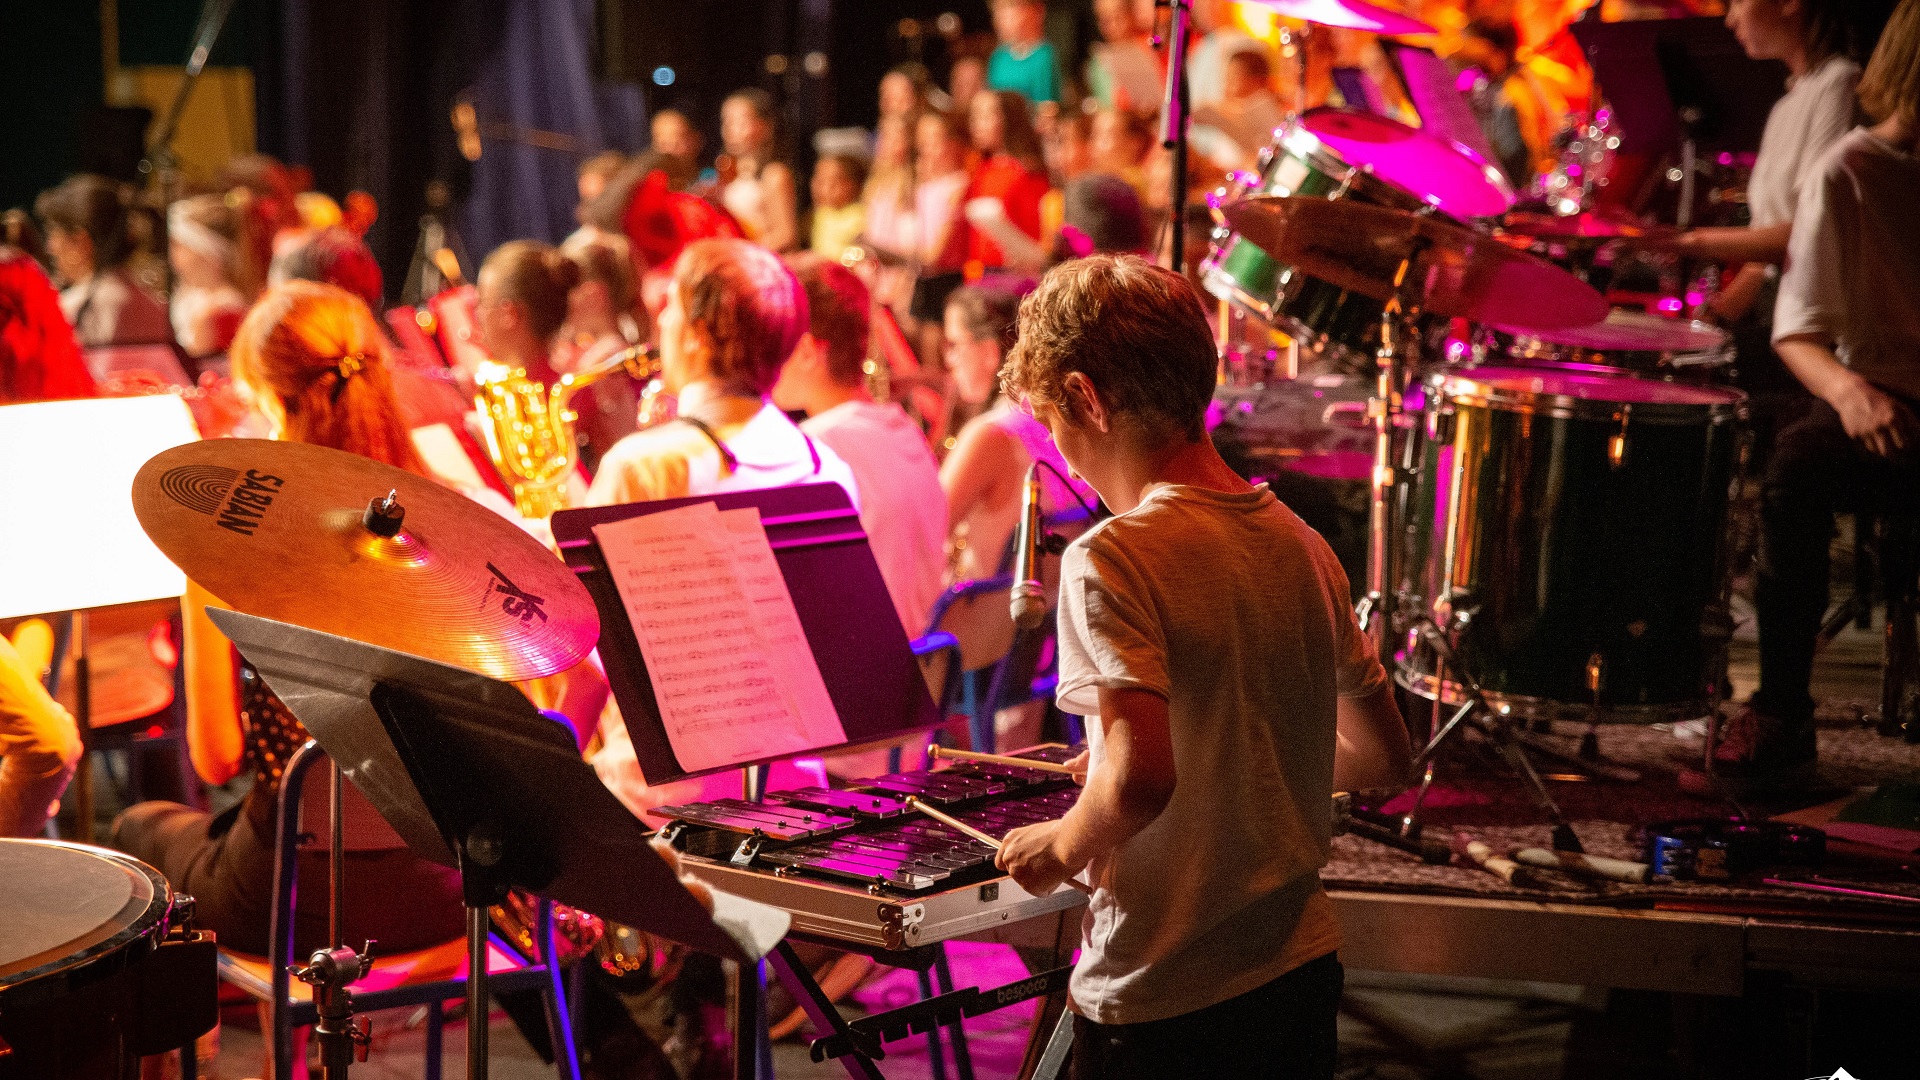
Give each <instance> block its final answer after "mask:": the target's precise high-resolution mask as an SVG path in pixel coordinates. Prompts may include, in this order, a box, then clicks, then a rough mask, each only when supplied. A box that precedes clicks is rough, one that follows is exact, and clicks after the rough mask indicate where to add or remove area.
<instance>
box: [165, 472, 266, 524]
mask: <svg viewBox="0 0 1920 1080" xmlns="http://www.w3.org/2000/svg"><path fill="white" fill-rule="evenodd" d="M285 483H286V481H285V480H283V479H281V478H280V477H278V476H274V475H273V474H271V473H263V472H261V471H260V470H259V469H248V470H247V471H246V473H245V474H244V475H242V474H241V472H240V470H238V469H229V468H226V467H224V466H221V465H182V466H180V467H179V468H174V469H168V470H167V471H166V472H164V473H162V474H161V475H160V490H161V491H164V492H166V493H167V498H169V499H172V500H173V501H174V502H177V503H179V504H180V505H181V506H184V507H186V508H187V509H189V510H197V511H199V512H200V513H202V514H206V515H208V516H210V517H212V518H213V519H214V523H215V524H217V525H219V526H220V527H221V528H223V529H226V530H227V531H229V532H236V533H239V534H240V535H241V536H252V535H253V530H254V529H255V528H257V527H259V525H260V522H261V519H262V518H264V517H265V515H266V512H267V507H269V506H272V505H273V497H274V495H275V493H277V492H278V491H279V490H280V488H281V486H282V485H283V484H285Z"/></svg>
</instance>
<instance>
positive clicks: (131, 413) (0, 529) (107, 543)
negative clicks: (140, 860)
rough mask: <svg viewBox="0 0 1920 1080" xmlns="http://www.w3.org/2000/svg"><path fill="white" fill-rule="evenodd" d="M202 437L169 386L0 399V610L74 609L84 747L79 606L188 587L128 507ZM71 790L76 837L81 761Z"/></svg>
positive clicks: (88, 795) (158, 596)
mask: <svg viewBox="0 0 1920 1080" xmlns="http://www.w3.org/2000/svg"><path fill="white" fill-rule="evenodd" d="M199 439H200V433H199V431H198V430H197V429H196V428H195V427H194V424H193V414H192V413H191V412H190V411H189V410H188V408H187V405H186V402H184V401H182V400H180V398H179V397H177V396H176V395H173V394H155V395H151V396H146V397H126V398H90V399H85V400H79V401H46V402H35V403H33V404H28V405H7V406H0V568H4V569H0V618H14V617H18V616H24V615H46V614H56V613H68V612H70V613H72V616H73V637H72V642H73V649H74V670H75V679H76V683H77V684H78V685H77V687H76V689H77V693H76V695H75V703H76V705H77V706H78V708H77V709H76V711H77V712H78V713H79V715H78V716H76V717H75V718H74V719H75V721H76V722H77V723H78V724H79V727H80V738H81V742H82V743H83V744H85V743H86V742H87V741H88V739H89V737H90V735H91V730H90V729H91V726H92V716H91V715H90V713H91V709H90V708H89V699H90V693H89V689H88V687H87V685H86V683H87V677H88V675H87V668H88V660H87V613H88V612H89V611H91V610H93V609H96V608H105V607H113V606H115V605H118V604H134V603H140V602H143V601H149V600H164V599H167V598H169V597H178V596H179V595H180V594H181V593H183V592H185V591H186V575H185V574H183V573H181V571H180V568H179V567H177V566H175V565H173V563H172V561H171V560H169V559H168V558H167V557H166V556H165V555H162V554H161V553H160V549H159V548H156V547H155V546H154V545H153V541H151V540H149V539H147V534H146V532H145V531H143V530H142V529H141V528H140V521H139V519H138V518H136V517H135V516H134V513H133V477H134V474H135V473H137V472H139V471H140V466H142V465H144V464H146V462H147V459H148V458H151V457H152V456H154V455H155V454H158V453H159V452H160V451H162V450H166V449H169V448H171V447H175V446H179V445H181V444H183V443H189V442H197V441H199ZM75 797H76V802H77V803H78V806H77V809H78V811H79V815H78V816H79V819H80V821H79V826H80V839H81V840H83V841H86V840H91V839H92V833H93V798H92V785H91V783H90V782H89V772H88V770H87V769H86V768H84V767H83V768H82V769H81V770H80V772H79V774H78V776H77V777H76V779H75Z"/></svg>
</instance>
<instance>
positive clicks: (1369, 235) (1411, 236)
mask: <svg viewBox="0 0 1920 1080" xmlns="http://www.w3.org/2000/svg"><path fill="white" fill-rule="evenodd" d="M1221 213H1222V214H1223V215H1224V216H1225V217H1226V219H1227V223H1228V224H1229V225H1230V226H1232V227H1233V229H1234V231H1236V232H1238V233H1239V234H1240V235H1242V236H1244V237H1245V238H1246V239H1248V240H1250V241H1252V242H1253V243H1254V244H1255V245H1257V246H1258V247H1259V248H1260V249H1261V250H1262V251H1265V252H1266V253H1267V254H1268V255H1271V256H1273V258H1274V259H1275V260H1277V261H1279V262H1282V263H1286V264H1288V265H1290V266H1295V267H1298V268H1299V269H1300V270H1301V271H1302V272H1303V273H1306V274H1309V275H1312V276H1313V277H1317V278H1321V279H1323V280H1325V281H1328V282H1330V283H1332V284H1334V285H1337V286H1339V287H1340V288H1343V289H1348V290H1350V291H1353V292H1357V293H1360V294H1361V295H1363V296H1370V297H1373V298H1374V299H1376V300H1390V299H1392V298H1393V297H1394V295H1395V293H1396V291H1400V290H1397V289H1396V286H1395V277H1396V275H1397V274H1398V273H1399V271H1400V266H1401V264H1402V262H1406V261H1407V260H1411V262H1410V263H1409V265H1408V266H1407V278H1406V283H1405V287H1404V292H1405V293H1406V294H1407V295H1408V296H1409V297H1410V298H1411V299H1412V300H1414V301H1416V302H1417V303H1418V304H1419V306H1420V307H1421V309H1422V310H1424V311H1427V312H1430V313H1432V314H1436V315H1444V316H1449V317H1454V318H1464V319H1470V320H1472V321H1474V322H1484V323H1494V324H1497V325H1501V326H1515V327H1525V328H1528V329H1535V330H1551V329H1564V328H1567V327H1574V326H1587V325H1590V324H1592V323H1596V322H1599V321H1600V320H1601V319H1604V318H1606V317H1607V301H1606V299H1605V298H1604V297H1602V296H1601V295H1600V294H1599V293H1598V292H1596V291H1594V289H1593V288H1592V287H1591V286H1589V285H1587V284H1586V283H1585V282H1582V281H1581V280H1580V279H1579V278H1576V277H1574V276H1573V275H1572V274H1570V273H1568V272H1566V271H1565V270H1562V269H1560V268H1559V267H1557V266H1555V265H1553V264H1552V263H1550V262H1547V261H1546V260H1545V259H1541V258H1538V257H1537V256H1534V255H1530V254H1528V253H1526V252H1524V251H1517V250H1515V249H1513V248H1511V247H1509V246H1507V245H1506V244H1503V243H1501V242H1499V240H1497V239H1496V238H1494V237H1492V236H1487V235H1484V234H1482V233H1477V232H1474V231H1473V230H1471V229H1467V228H1464V227H1462V226H1460V225H1456V224H1454V223H1452V222H1450V221H1447V220H1445V219H1444V218H1439V217H1434V216H1430V215H1423V214H1410V213H1407V212H1406V211H1404V210H1395V209H1392V208H1390V207H1385V206H1375V205H1372V204H1370V203H1363V202H1359V201H1357V200H1354V199H1324V198H1320V197H1317V196H1302V195H1290V196H1276V195H1257V196H1254V197H1252V198H1247V199H1241V200H1240V201H1238V202H1235V203H1231V204H1229V205H1227V206H1226V207H1223V208H1222V210H1221Z"/></svg>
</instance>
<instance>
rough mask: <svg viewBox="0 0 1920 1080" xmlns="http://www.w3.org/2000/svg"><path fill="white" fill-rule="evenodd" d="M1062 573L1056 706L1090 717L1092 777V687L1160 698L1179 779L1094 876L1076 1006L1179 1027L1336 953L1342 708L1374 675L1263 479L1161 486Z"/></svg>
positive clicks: (1329, 556) (1311, 545) (1328, 578)
mask: <svg viewBox="0 0 1920 1080" xmlns="http://www.w3.org/2000/svg"><path fill="white" fill-rule="evenodd" d="M1196 552H1204V553H1205V555H1204V557H1202V558H1196V557H1195V553H1196ZM1060 577H1061V584H1060V690H1059V700H1060V707H1061V709H1063V710H1065V711H1067V712H1072V713H1079V714H1082V715H1085V716H1087V717H1088V720H1087V742H1088V746H1089V748H1090V750H1091V752H1092V753H1091V768H1092V771H1094V772H1098V771H1099V770H1100V769H1101V768H1102V767H1103V765H1104V763H1105V757H1106V748H1105V740H1104V739H1103V738H1102V733H1101V726H1100V721H1099V718H1098V716H1097V715H1095V714H1097V713H1098V711H1099V690H1100V689H1101V688H1102V687H1104V688H1107V689H1129V688H1132V689H1141V690H1147V691H1150V692H1152V693H1155V694H1160V695H1163V696H1165V697H1166V699H1167V706H1168V716H1169V720H1170V722H1171V728H1172V738H1173V755H1174V767H1175V773H1176V781H1175V786H1174V794H1173V799H1172V801H1170V802H1169V803H1168V804H1167V807H1166V809H1165V810H1163V811H1162V812H1161V813H1160V816H1159V817H1157V818H1155V819H1154V820H1153V821H1152V822H1151V823H1149V824H1148V825H1147V827H1146V828H1144V829H1142V830H1141V831H1140V832H1139V833H1137V834H1135V835H1134V836H1133V837H1132V838H1131V839H1129V840H1127V841H1126V842H1125V843H1124V844H1121V845H1120V846H1119V847H1118V848H1116V849H1115V850H1113V851H1112V852H1110V853H1109V854H1107V855H1104V856H1102V857H1100V858H1098V859H1095V860H1094V862H1093V863H1092V865H1090V866H1089V867H1088V868H1087V877H1088V880H1089V881H1090V882H1091V883H1092V884H1093V885H1094V893H1093V899H1092V901H1091V903H1090V906H1089V917H1088V918H1087V919H1086V921H1085V922H1084V923H1083V924H1082V931H1081V951H1080V960H1079V963H1078V964H1076V965H1075V967H1074V972H1073V980H1072V987H1071V990H1072V999H1073V1007H1074V1010H1075V1011H1076V1012H1078V1013H1080V1014H1081V1015H1083V1016H1086V1017H1088V1018H1090V1019H1092V1020H1095V1021H1097V1022H1099V1023H1103V1024H1133V1023H1142V1022H1146V1021H1151V1020H1161V1019H1165V1018H1168V1017H1172V1016H1180V1015H1183V1014H1186V1013H1189V1012H1193V1011H1195V1010H1197V1009H1204V1008H1206V1007H1208V1006H1210V1005H1216V1004H1219V1003H1220V1002H1223V1001H1226V1000H1227V999H1229V998H1232V997H1236V996H1238V995H1240V994H1243V993H1246V992H1247V991H1249V990H1253V989H1255V988H1257V987H1260V986H1262V985H1264V984H1266V983H1268V982H1270V981H1272V980H1273V979H1276V978H1278V977H1280V976H1281V975H1284V974H1286V973H1287V972H1288V971H1290V970H1292V969H1293V968H1295V967H1298V966H1299V965H1301V964H1303V963H1305V962H1307V961H1309V960H1312V959H1314V958H1316V957H1319V956H1322V955H1324V954H1326V953H1328V952H1332V951H1333V950H1335V949H1337V948H1338V947H1339V944H1340V927H1339V924H1338V923H1337V922H1336V921H1335V919H1334V914H1333V905H1332V902H1331V901H1329V900H1328V899H1327V896H1326V894H1325V893H1324V892H1322V891H1321V888H1320V879H1319V873H1318V871H1319V869H1320V867H1321V866H1323V865H1325V863H1326V861H1327V851H1328V844H1329V841H1330V835H1331V832H1332V811H1331V803H1330V798H1331V795H1332V791H1333V750H1334V731H1335V727H1336V722H1337V717H1336V710H1337V703H1338V699H1339V698H1340V697H1342V696H1348V697H1359V696H1364V695H1366V694H1370V693H1373V692H1374V691H1376V690H1378V689H1379V688H1380V687H1381V686H1383V685H1385V683H1386V679H1387V675H1386V672H1385V670H1384V669H1383V668H1382V667H1381V665H1380V662H1379V661H1378V660H1377V659H1376V658H1375V656H1374V654H1373V650H1372V647H1371V645H1370V643H1369V642H1368V641H1367V638H1366V636H1365V635H1364V634H1362V633H1361V632H1360V628H1359V627H1358V626H1357V625H1355V623H1354V618H1353V611H1352V609H1351V608H1350V607H1349V606H1348V593H1347V576H1346V574H1345V572H1344V571H1342V570H1341V568H1340V563H1339V561H1338V560H1336V559H1335V558H1334V555H1333V551H1332V549H1330V548H1328V547H1327V544H1326V541H1324V540H1322V539H1321V538H1320V536H1319V534H1318V533H1315V532H1314V531H1313V530H1312V529H1310V528H1308V527H1307V525H1306V524H1305V523H1304V522H1302V521H1301V520H1300V519H1299V518H1298V517H1296V516H1295V515H1294V513H1293V511H1291V510H1289V509H1287V508H1286V507H1285V506H1283V505H1282V504H1281V503H1280V501H1279V500H1278V499H1276V498H1274V496H1273V494H1272V493H1271V492H1269V491H1268V490H1266V488H1265V487H1261V488H1259V489H1257V490H1255V491H1252V492H1248V493H1245V494H1228V493H1225V492H1218V491H1211V490H1207V489H1203V488H1196V487H1187V486H1177V485H1169V486H1166V487H1161V488H1156V489H1154V490H1153V491H1152V492H1151V493H1149V494H1148V495H1147V497H1146V499H1145V500H1144V501H1142V502H1141V504H1140V505H1139V506H1138V507H1136V508H1135V509H1133V510H1132V511H1130V512H1128V513H1126V514H1122V515H1120V516H1118V517H1115V518H1110V519H1108V520H1107V521H1105V522H1102V523H1101V524H1100V525H1098V526H1096V527H1094V528H1093V529H1092V530H1090V531H1089V532H1088V533H1087V534H1086V535H1084V536H1082V537H1081V538H1080V539H1078V540H1076V541H1075V542H1074V543H1073V544H1072V545H1071V546H1070V547H1068V548H1067V552H1066V557H1065V560H1064V563H1063V565H1062V568H1061V575H1060Z"/></svg>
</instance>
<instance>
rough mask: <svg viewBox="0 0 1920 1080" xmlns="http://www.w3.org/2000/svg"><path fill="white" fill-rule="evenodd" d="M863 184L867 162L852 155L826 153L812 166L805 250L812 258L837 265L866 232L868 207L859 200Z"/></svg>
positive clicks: (865, 177)
mask: <svg viewBox="0 0 1920 1080" xmlns="http://www.w3.org/2000/svg"><path fill="white" fill-rule="evenodd" d="M866 182H867V166H866V163H865V162H863V161H861V160H860V159H859V158H857V157H854V156H852V155H851V154H829V155H827V156H826V157H823V158H821V159H820V160H819V162H818V163H816V164H815V165H814V167H813V183H812V185H811V190H812V194H813V227H812V229H811V231H810V240H811V243H809V244H808V247H809V248H810V249H811V250H812V251H813V253H814V254H815V255H818V256H820V257H821V258H824V259H832V260H834V261H835V262H838V261H839V260H840V257H841V256H842V255H844V254H845V253H846V251H847V249H848V248H850V247H852V246H853V245H854V244H855V243H857V242H858V241H859V239H860V234H861V233H863V232H865V231H866V227H867V207H866V204H865V203H863V202H861V201H860V189H861V187H862V185H864V184H865V183H866Z"/></svg>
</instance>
